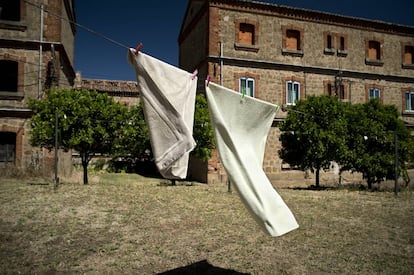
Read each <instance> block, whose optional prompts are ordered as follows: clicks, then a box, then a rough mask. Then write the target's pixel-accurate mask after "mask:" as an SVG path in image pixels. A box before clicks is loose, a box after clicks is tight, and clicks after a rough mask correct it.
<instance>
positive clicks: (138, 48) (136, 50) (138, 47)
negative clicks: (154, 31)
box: [135, 42, 142, 55]
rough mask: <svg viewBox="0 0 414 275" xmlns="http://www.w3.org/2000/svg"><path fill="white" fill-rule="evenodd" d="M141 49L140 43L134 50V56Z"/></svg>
mask: <svg viewBox="0 0 414 275" xmlns="http://www.w3.org/2000/svg"><path fill="white" fill-rule="evenodd" d="M141 49H142V43H141V42H140V43H139V44H138V46H137V47H136V48H135V55H138V52H139V51H140V50H141Z"/></svg>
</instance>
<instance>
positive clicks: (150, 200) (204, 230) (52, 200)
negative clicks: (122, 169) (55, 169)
mask: <svg viewBox="0 0 414 275" xmlns="http://www.w3.org/2000/svg"><path fill="white" fill-rule="evenodd" d="M42 183H43V182H42V181H36V182H32V181H29V180H12V179H10V180H7V179H1V180H0V202H1V210H0V274H18V273H23V274H24V273H26V274H27V273H36V274H55V273H59V274H61V273H64V274H68V273H70V274H71V273H86V274H154V273H164V274H212V273H214V272H216V273H214V274H246V273H247V274H328V273H330V274H332V273H334V274H414V191H413V189H410V190H404V191H402V192H400V193H399V194H398V196H395V195H394V194H393V193H392V192H370V191H358V190H349V189H337V190H332V189H330V190H323V191H312V190H295V189H288V188H282V187H279V188H278V192H279V193H280V195H281V196H282V197H283V199H284V200H285V202H286V203H287V204H288V206H289V207H290V209H291V210H292V212H293V213H294V215H295V216H296V219H297V221H298V223H299V225H300V228H299V229H297V230H295V231H292V232H290V233H288V234H286V235H284V236H281V237H276V238H272V237H269V236H268V235H266V234H265V233H264V232H262V231H261V230H260V229H259V227H258V226H257V225H256V223H255V221H254V220H253V219H252V218H251V217H250V216H249V214H248V212H247V210H246V209H245V208H244V206H243V205H242V203H241V201H240V199H239V197H238V195H237V193H236V192H235V191H234V192H232V193H228V192H227V186H226V185H224V184H215V185H205V184H198V183H194V184H192V185H190V184H188V183H178V185H177V186H169V185H167V184H166V182H165V181H164V180H160V179H154V178H144V177H142V176H139V175H127V174H116V175H114V174H100V175H95V176H94V180H91V184H89V185H87V186H84V185H82V184H80V183H73V182H63V183H62V184H61V185H59V187H58V188H57V189H55V188H54V187H53V185H52V184H49V185H47V184H46V185H45V184H42ZM220 272H221V273H220Z"/></svg>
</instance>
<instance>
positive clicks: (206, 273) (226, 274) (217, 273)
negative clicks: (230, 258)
mask: <svg viewBox="0 0 414 275" xmlns="http://www.w3.org/2000/svg"><path fill="white" fill-rule="evenodd" d="M158 274H159V275H178V274H180V275H186V274H187V275H190V274H191V275H194V274H197V275H210V274H214V275H242V274H249V273H241V272H238V271H235V270H231V269H225V268H221V267H216V266H213V265H212V264H210V263H209V262H208V261H207V260H202V261H199V262H196V263H193V264H191V265H188V266H183V267H178V268H176V269H172V270H169V271H165V272H162V273H158Z"/></svg>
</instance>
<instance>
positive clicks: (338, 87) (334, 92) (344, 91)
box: [323, 80, 348, 100]
mask: <svg viewBox="0 0 414 275" xmlns="http://www.w3.org/2000/svg"><path fill="white" fill-rule="evenodd" d="M323 85H324V91H325V94H327V95H330V96H335V97H337V98H338V99H341V100H346V99H348V84H347V83H344V82H342V81H338V80H337V81H336V82H335V81H332V80H327V81H324V82H323Z"/></svg>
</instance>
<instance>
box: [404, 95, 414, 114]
mask: <svg viewBox="0 0 414 275" xmlns="http://www.w3.org/2000/svg"><path fill="white" fill-rule="evenodd" d="M405 111H408V112H414V91H406V92H405Z"/></svg>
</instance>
